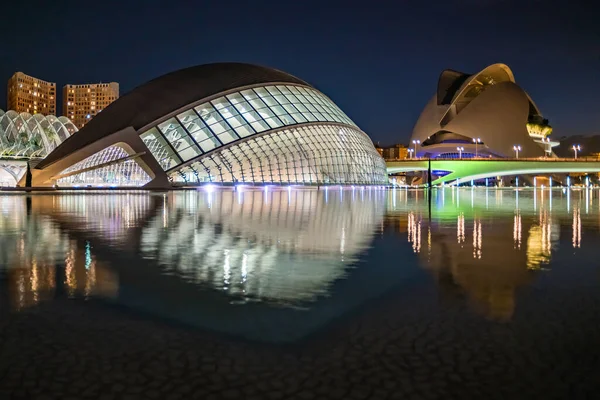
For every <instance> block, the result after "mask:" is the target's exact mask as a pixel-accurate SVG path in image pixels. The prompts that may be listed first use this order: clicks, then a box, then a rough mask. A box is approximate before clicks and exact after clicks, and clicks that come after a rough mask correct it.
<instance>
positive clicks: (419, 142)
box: [413, 140, 421, 157]
mask: <svg viewBox="0 0 600 400" xmlns="http://www.w3.org/2000/svg"><path fill="white" fill-rule="evenodd" d="M413 144H414V145H415V157H416V156H417V145H418V144H421V141H420V140H413Z"/></svg>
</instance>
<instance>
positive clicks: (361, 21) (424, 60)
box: [0, 0, 600, 144]
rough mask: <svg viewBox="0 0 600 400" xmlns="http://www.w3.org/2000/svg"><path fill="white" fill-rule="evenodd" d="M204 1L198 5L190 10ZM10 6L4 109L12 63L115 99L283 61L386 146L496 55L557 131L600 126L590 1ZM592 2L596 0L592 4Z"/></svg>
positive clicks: (5, 23)
mask: <svg viewBox="0 0 600 400" xmlns="http://www.w3.org/2000/svg"><path fill="white" fill-rule="evenodd" d="M191 3H198V5H190V4H191ZM354 3H356V2H354V1H352V0H347V1H326V0H321V1H313V0H308V1H298V2H296V1H284V0H280V1H260V0H254V1H232V0H230V1H218V2H209V1H196V2H192V1H188V2H178V1H152V0H148V1H143V2H134V1H126V0H121V1H95V2H76V1H70V0H67V1H65V0H61V1H56V2H51V1H43V2H42V1H34V0H30V1H23V2H16V1H13V3H12V4H5V3H3V9H2V14H3V18H2V22H1V23H0V32H1V33H2V35H1V36H2V39H3V40H2V46H1V49H2V50H0V55H1V56H2V57H1V61H0V81H1V82H3V83H2V86H1V87H2V90H1V93H0V98H1V101H0V107H1V108H3V109H5V108H6V84H5V83H4V82H6V81H7V80H8V78H9V77H10V76H11V75H12V74H13V72H15V71H23V72H25V73H26V74H29V75H33V76H35V77H38V78H41V79H44V80H48V81H52V82H56V83H57V89H58V90H57V91H58V92H59V102H58V103H57V108H58V110H59V111H60V110H61V108H62V106H61V104H62V103H61V98H60V94H61V93H62V86H63V85H65V84H67V83H73V84H77V83H90V82H99V81H104V82H108V81H117V82H119V83H120V85H121V94H124V93H125V92H127V91H129V90H131V89H132V88H134V87H135V86H137V85H140V84H142V83H144V82H145V81H147V80H150V79H152V78H154V77H156V76H159V75H162V74H164V73H167V72H170V71H173V70H177V69H180V68H184V67H188V66H192V65H197V64H205V63H211V62H223V61H238V62H249V63H256V64H261V65H266V66H270V67H274V68H278V69H281V70H284V71H286V72H289V73H291V74H293V75H296V76H298V77H299V78H301V79H304V80H306V81H308V82H309V83H311V84H313V85H314V86H315V87H317V88H318V89H320V90H321V91H323V92H324V93H325V94H327V95H328V96H329V97H331V98H332V99H333V100H334V101H335V102H336V103H337V104H338V105H339V106H340V107H341V108H342V109H343V110H344V111H345V112H346V113H347V114H348V115H349V116H350V117H351V118H352V119H353V120H354V121H355V122H356V123H357V124H358V125H359V126H360V127H361V128H362V129H363V130H365V131H366V132H367V133H368V134H369V135H370V136H371V137H372V138H373V139H374V140H375V141H381V143H382V144H392V143H396V142H403V141H406V140H407V139H408V137H409V136H410V132H411V130H412V127H413V125H414V123H415V122H416V119H417V117H418V116H419V113H420V112H421V110H422V108H423V107H424V106H425V104H426V102H427V101H428V100H429V99H430V98H431V96H432V95H433V94H434V92H435V89H436V84H437V79H438V76H439V74H440V72H441V71H442V70H443V69H446V68H451V69H456V70H459V71H463V72H470V73H475V72H477V71H479V70H481V69H483V68H484V67H486V66H487V65H489V64H492V63H496V62H502V63H505V64H508V65H509V66H510V67H511V69H512V70H513V72H514V74H515V77H516V80H517V83H518V84H520V85H521V86H522V87H523V88H524V89H525V90H526V91H528V92H529V94H530V95H531V97H532V98H533V100H534V101H535V102H536V103H537V105H538V107H539V108H540V109H541V111H542V113H543V114H544V116H545V117H547V118H549V120H550V124H551V125H552V126H553V127H554V134H553V136H554V137H555V138H558V137H561V136H565V135H574V134H593V133H600V23H599V22H598V15H600V14H599V11H597V10H595V9H594V7H593V5H590V4H593V1H591V0H589V1H572V0H570V1H566V0H564V1H554V0H549V1H531V0H529V1H528V0H461V1H450V0H448V1H411V0H396V1H392V0H389V1H385V2H380V1H375V0H374V1H366V2H360V3H357V4H358V5H356V6H355V5H354ZM586 3H588V5H586Z"/></svg>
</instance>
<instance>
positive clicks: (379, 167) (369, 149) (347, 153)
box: [169, 124, 387, 185]
mask: <svg viewBox="0 0 600 400" xmlns="http://www.w3.org/2000/svg"><path fill="white" fill-rule="evenodd" d="M169 175H170V177H171V179H172V180H173V182H175V183H179V184H183V185H186V184H191V185H193V184H198V183H205V182H216V183H233V182H238V183H251V184H286V183H291V184H302V185H316V184H385V183H387V170H386V165H385V162H384V161H383V159H382V158H381V157H380V156H379V154H378V153H377V151H376V150H375V148H374V147H373V144H372V143H371V140H370V139H369V138H368V137H367V136H366V135H365V134H364V133H362V132H360V131H358V130H357V129H353V128H350V127H340V126H339V125H327V124H323V125H308V126H300V127H291V128H288V129H283V130H279V131H276V132H273V133H271V134H266V135H262V136H258V137H256V138H253V139H251V140H247V141H243V142H240V143H239V144H236V145H234V146H231V147H228V148H226V149H223V150H220V151H216V152H213V153H211V154H209V155H207V156H206V157H201V158H199V159H198V160H197V161H195V162H193V163H191V164H189V165H187V166H185V167H183V168H177V169H176V170H174V171H171V172H170V173H169Z"/></svg>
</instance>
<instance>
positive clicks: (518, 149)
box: [513, 144, 521, 158]
mask: <svg viewBox="0 0 600 400" xmlns="http://www.w3.org/2000/svg"><path fill="white" fill-rule="evenodd" d="M513 150H514V151H515V154H516V155H517V158H519V151H521V145H520V144H517V145H514V146H513Z"/></svg>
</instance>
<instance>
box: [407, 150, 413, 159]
mask: <svg viewBox="0 0 600 400" xmlns="http://www.w3.org/2000/svg"><path fill="white" fill-rule="evenodd" d="M413 151H414V150H413V149H408V154H410V158H411V159H412V157H413Z"/></svg>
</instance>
